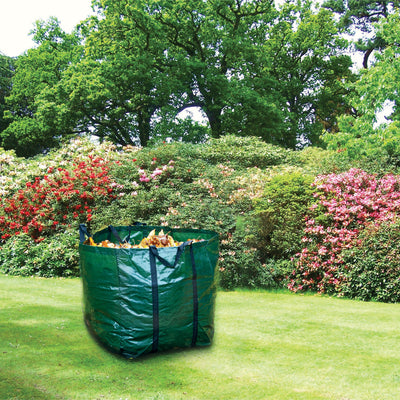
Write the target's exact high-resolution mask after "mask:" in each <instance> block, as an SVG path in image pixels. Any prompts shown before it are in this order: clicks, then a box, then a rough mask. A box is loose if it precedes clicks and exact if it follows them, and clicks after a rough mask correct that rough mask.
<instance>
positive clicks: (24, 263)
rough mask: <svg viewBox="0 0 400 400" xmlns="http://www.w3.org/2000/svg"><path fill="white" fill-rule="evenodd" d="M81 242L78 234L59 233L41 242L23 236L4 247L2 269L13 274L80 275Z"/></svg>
mask: <svg viewBox="0 0 400 400" xmlns="http://www.w3.org/2000/svg"><path fill="white" fill-rule="evenodd" d="M77 246H78V241H77V235H76V232H75V231H71V230H68V231H62V232H57V233H56V234H54V236H52V237H46V238H44V239H43V240H42V241H41V242H37V241H35V240H33V239H32V238H31V237H30V236H29V235H27V234H25V233H21V234H20V235H17V236H13V237H11V238H10V239H9V240H7V242H6V243H5V244H4V245H3V246H2V247H1V251H0V269H1V270H2V271H3V272H4V273H6V274H10V275H21V276H42V277H46V278H50V277H56V276H60V277H70V276H79V256H78V248H77Z"/></svg>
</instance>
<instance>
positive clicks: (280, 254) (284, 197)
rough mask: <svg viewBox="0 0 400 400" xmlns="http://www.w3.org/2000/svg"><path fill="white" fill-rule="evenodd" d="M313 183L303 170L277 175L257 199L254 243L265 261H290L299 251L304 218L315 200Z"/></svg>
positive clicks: (312, 179) (312, 178) (310, 176)
mask: <svg viewBox="0 0 400 400" xmlns="http://www.w3.org/2000/svg"><path fill="white" fill-rule="evenodd" d="M313 181H314V177H313V176H312V175H307V174H305V173H304V171H301V170H297V171H296V170H294V171H289V172H286V173H281V174H277V175H275V176H274V177H273V178H272V179H271V180H270V181H269V182H267V184H266V186H265V190H264V193H263V196H262V197H261V198H258V199H255V221H256V227H257V228H256V229H257V230H256V232H255V233H254V236H253V240H254V242H255V246H256V247H257V248H258V249H260V251H261V253H262V254H263V256H264V258H266V257H268V258H275V259H289V258H290V257H292V256H293V255H294V254H295V253H297V252H298V251H300V249H301V245H302V243H301V238H302V236H303V229H304V227H305V220H304V216H305V215H306V214H307V211H308V208H309V206H310V204H311V203H312V202H313V200H314V198H313V193H314V188H312V186H311V184H312V182H313Z"/></svg>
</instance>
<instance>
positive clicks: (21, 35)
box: [0, 0, 92, 57]
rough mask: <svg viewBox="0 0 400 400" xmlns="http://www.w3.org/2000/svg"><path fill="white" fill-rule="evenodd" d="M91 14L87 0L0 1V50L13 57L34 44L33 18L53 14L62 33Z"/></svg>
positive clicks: (43, 17) (68, 30) (42, 17)
mask: <svg viewBox="0 0 400 400" xmlns="http://www.w3.org/2000/svg"><path fill="white" fill-rule="evenodd" d="M91 14H92V9H91V0H0V53H2V54H4V55H6V56H9V57H17V56H19V55H21V54H22V53H23V52H24V51H26V50H28V49H30V48H32V47H34V45H35V44H34V42H33V41H32V37H31V36H30V35H29V32H30V31H31V30H32V29H33V28H34V26H35V21H37V20H45V21H46V20H48V19H49V17H57V18H58V20H59V21H60V22H61V27H62V28H63V29H64V31H66V32H71V31H72V29H73V28H74V27H75V26H76V25H77V24H78V23H79V22H81V21H82V20H84V19H85V18H86V17H87V16H89V15H91Z"/></svg>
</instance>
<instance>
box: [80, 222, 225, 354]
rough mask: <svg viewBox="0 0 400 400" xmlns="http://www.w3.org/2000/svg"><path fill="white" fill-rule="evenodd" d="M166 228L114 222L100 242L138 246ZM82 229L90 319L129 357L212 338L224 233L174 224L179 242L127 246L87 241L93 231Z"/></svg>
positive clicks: (103, 338) (105, 340) (100, 335)
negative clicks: (162, 246)
mask: <svg viewBox="0 0 400 400" xmlns="http://www.w3.org/2000/svg"><path fill="white" fill-rule="evenodd" d="M162 228H164V229H165V227H157V226H147V225H144V224H138V225H134V226H118V227H112V226H109V227H108V228H106V229H103V230H101V231H99V232H96V233H95V234H94V235H93V240H94V241H95V242H96V243H100V242H101V241H103V240H109V241H111V242H113V243H118V242H127V243H130V244H138V243H140V241H141V240H142V239H143V238H144V237H147V236H148V234H149V233H150V232H151V231H152V230H153V229H156V231H157V232H158V231H159V230H161V229H162ZM79 230H80V245H79V254H80V268H81V277H82V284H83V313H84V320H85V323H86V325H87V327H88V329H89V331H90V332H91V333H92V334H93V335H94V337H95V338H96V339H98V341H99V342H100V343H102V344H103V345H105V346H106V348H108V349H109V350H111V351H113V352H117V353H119V354H121V355H123V356H124V357H127V358H136V357H139V356H141V355H143V354H146V353H151V352H159V351H165V350H169V349H173V348H184V347H194V346H207V345H210V344H211V342H212V338H213V335H214V306H215V296H216V280H215V275H216V268H217V260H218V245H219V241H218V234H217V233H215V232H213V231H207V230H199V229H170V228H168V233H169V234H170V235H172V237H173V238H174V240H175V241H177V242H183V243H182V244H181V245H180V246H178V247H165V248H156V247H155V246H150V248H145V249H141V248H126V249H125V248H108V247H96V246H90V245H87V244H84V241H85V239H86V236H87V237H89V236H90V235H89V233H88V231H87V228H86V227H85V225H80V227H79ZM189 239H203V240H202V241H200V242H191V241H190V240H189Z"/></svg>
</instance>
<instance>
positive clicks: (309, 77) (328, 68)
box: [261, 1, 352, 148]
mask: <svg viewBox="0 0 400 400" xmlns="http://www.w3.org/2000/svg"><path fill="white" fill-rule="evenodd" d="M263 47H264V54H265V55H266V57H269V58H272V60H271V61H269V62H268V63H266V64H265V65H266V67H264V68H263V69H262V70H261V71H263V73H265V68H269V70H268V74H269V76H270V77H273V78H274V79H275V80H276V82H277V83H278V85H276V86H275V88H276V89H275V90H277V91H278V92H279V93H280V96H281V100H280V103H278V104H279V107H280V109H281V110H282V111H283V112H284V115H285V124H286V127H285V129H286V132H285V134H284V135H282V138H281V143H280V144H283V145H286V146H288V147H291V148H295V147H296V145H299V144H305V143H308V144H319V143H320V141H319V136H320V135H321V133H322V130H323V128H328V127H329V128H332V127H333V126H334V125H335V124H336V122H335V121H336V118H337V116H338V115H340V114H341V113H342V112H344V111H345V110H346V108H347V102H346V94H347V91H346V89H345V86H344V82H345V81H346V80H347V79H349V78H350V76H351V72H350V67H351V65H352V61H351V59H350V57H349V56H347V55H345V54H343V53H344V51H345V50H346V48H347V41H346V40H345V39H343V38H342V37H340V35H339V31H338V28H337V26H336V23H335V21H334V19H333V16H332V13H331V12H329V11H328V10H326V9H317V10H313V6H312V2H311V1H299V2H297V3H295V2H290V1H288V2H286V3H285V4H284V5H283V6H282V8H281V12H280V15H279V17H278V18H277V21H276V22H275V24H274V26H273V27H272V29H271V33H270V39H269V40H267V41H266V42H265V43H264V45H263ZM283 137H284V138H285V139H284V140H285V141H284V142H283V141H282V139H283Z"/></svg>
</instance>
